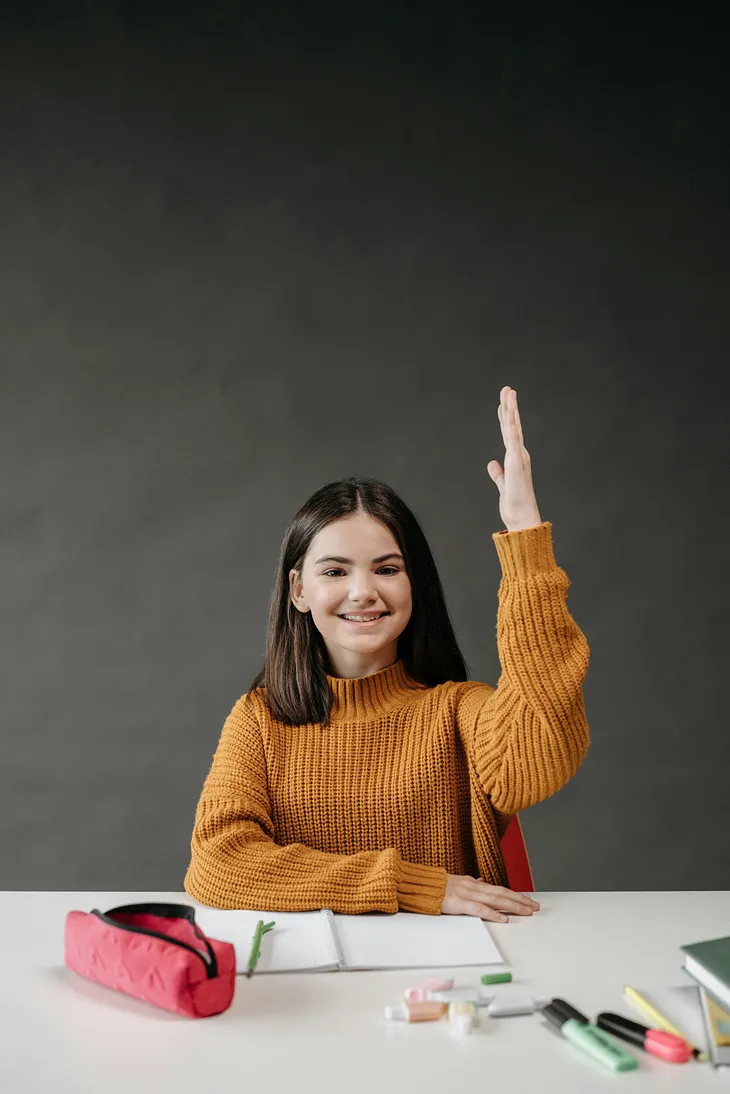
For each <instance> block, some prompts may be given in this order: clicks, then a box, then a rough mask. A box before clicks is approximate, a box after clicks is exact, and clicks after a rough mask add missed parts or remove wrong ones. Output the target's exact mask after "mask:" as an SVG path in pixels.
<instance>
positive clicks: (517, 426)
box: [512, 388, 525, 448]
mask: <svg viewBox="0 0 730 1094" xmlns="http://www.w3.org/2000/svg"><path fill="white" fill-rule="evenodd" d="M512 407H513V412H514V422H515V432H516V434H517V440H518V443H519V444H521V445H522V447H523V448H524V445H525V441H524V438H523V436H522V421H521V419H520V408H519V407H518V406H517V392H516V391H515V389H514V388H512Z"/></svg>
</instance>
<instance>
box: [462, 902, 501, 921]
mask: <svg viewBox="0 0 730 1094" xmlns="http://www.w3.org/2000/svg"><path fill="white" fill-rule="evenodd" d="M462 914H463V915H475V916H479V918H480V919H486V920H488V921H489V922H490V923H509V919H508V918H507V916H506V915H504V913H503V912H499V911H497V909H496V908H488V907H487V905H486V904H477V903H476V902H475V901H473V900H467V901H465V902H464V911H463V913H462Z"/></svg>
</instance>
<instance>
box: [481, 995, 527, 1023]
mask: <svg viewBox="0 0 730 1094" xmlns="http://www.w3.org/2000/svg"><path fill="white" fill-rule="evenodd" d="M536 1010H538V1006H537V1003H536V1001H535V1000H534V999H533V998H532V996H531V995H511V996H505V997H504V998H501V997H500V996H496V997H495V998H494V999H493V1000H492V1002H491V1003H490V1004H489V1006H488V1007H487V1014H488V1015H489V1017H490V1018H509V1017H511V1016H512V1015H515V1014H534V1013H535V1011H536Z"/></svg>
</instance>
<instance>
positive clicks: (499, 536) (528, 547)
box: [492, 520, 557, 579]
mask: <svg viewBox="0 0 730 1094" xmlns="http://www.w3.org/2000/svg"><path fill="white" fill-rule="evenodd" d="M552 528H553V526H552V524H551V523H550V521H549V520H546V521H543V523H542V524H537V525H535V527H534V528H523V529H521V531H519V532H494V533H493V535H492V539H493V540H494V546H495V547H496V548H497V555H498V557H499V562H500V565H501V567H502V573H503V574H504V576H505V577H509V578H518V579H519V578H525V577H530V575H531V574H538V573H545V572H547V571H550V570H554V569H555V567H556V565H557V564H556V562H555V555H554V554H553V532H552Z"/></svg>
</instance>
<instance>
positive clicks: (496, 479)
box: [487, 460, 504, 494]
mask: <svg viewBox="0 0 730 1094" xmlns="http://www.w3.org/2000/svg"><path fill="white" fill-rule="evenodd" d="M487 474H488V475H489V477H490V479H491V480H492V482H493V483H495V484H496V486H497V489H498V490H499V492H500V494H501V493H502V483H503V482H504V470H503V468H502V465H501V464H499V463H497V461H496V460H490V461H489V463H488V464H487Z"/></svg>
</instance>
